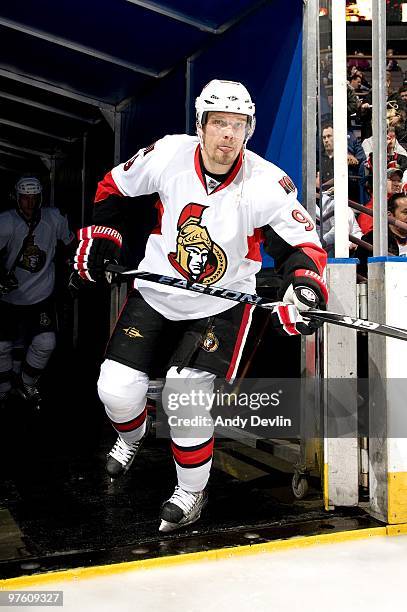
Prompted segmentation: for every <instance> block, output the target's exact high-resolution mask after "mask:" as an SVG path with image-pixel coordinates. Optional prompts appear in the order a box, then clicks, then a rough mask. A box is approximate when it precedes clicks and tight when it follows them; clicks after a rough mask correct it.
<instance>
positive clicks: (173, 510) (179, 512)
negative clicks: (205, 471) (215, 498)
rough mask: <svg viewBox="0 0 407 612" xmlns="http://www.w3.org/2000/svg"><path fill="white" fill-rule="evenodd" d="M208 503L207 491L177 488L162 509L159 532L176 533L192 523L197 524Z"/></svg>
mask: <svg viewBox="0 0 407 612" xmlns="http://www.w3.org/2000/svg"><path fill="white" fill-rule="evenodd" d="M207 501H208V495H207V493H206V491H205V490H204V491H198V492H197V493H191V491H184V489H181V487H178V486H177V487H175V491H174V493H173V494H172V496H171V497H170V499H167V501H166V502H164V504H163V505H162V508H161V516H160V519H161V524H160V527H159V531H164V532H168V531H174V530H175V529H180V528H181V527H185V526H186V525H190V524H191V523H195V521H197V520H198V519H199V518H200V516H201V512H202V510H203V508H204V507H205V505H206V503H207Z"/></svg>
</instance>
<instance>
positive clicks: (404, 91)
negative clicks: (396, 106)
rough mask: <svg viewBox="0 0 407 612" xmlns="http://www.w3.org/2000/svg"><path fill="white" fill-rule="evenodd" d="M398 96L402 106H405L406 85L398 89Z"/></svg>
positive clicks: (406, 99)
mask: <svg viewBox="0 0 407 612" xmlns="http://www.w3.org/2000/svg"><path fill="white" fill-rule="evenodd" d="M398 93H399V96H400V98H401V99H402V100H403V102H404V104H405V105H406V106H407V85H402V86H401V87H400V88H399V91H398Z"/></svg>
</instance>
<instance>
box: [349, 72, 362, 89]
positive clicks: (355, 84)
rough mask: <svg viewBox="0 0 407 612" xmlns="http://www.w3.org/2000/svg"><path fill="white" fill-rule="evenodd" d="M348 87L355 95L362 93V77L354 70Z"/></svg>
mask: <svg viewBox="0 0 407 612" xmlns="http://www.w3.org/2000/svg"><path fill="white" fill-rule="evenodd" d="M349 85H350V86H351V87H352V89H353V90H354V92H355V93H360V92H361V91H362V89H361V87H362V77H361V76H360V74H359V73H358V72H357V71H356V70H355V72H354V73H353V74H352V75H351V77H350V79H349Z"/></svg>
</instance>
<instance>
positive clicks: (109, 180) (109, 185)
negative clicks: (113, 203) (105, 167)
mask: <svg viewBox="0 0 407 612" xmlns="http://www.w3.org/2000/svg"><path fill="white" fill-rule="evenodd" d="M110 195H118V196H121V197H123V194H122V192H121V191H120V190H119V188H118V186H117V185H116V183H115V182H114V180H113V176H112V173H111V172H108V173H107V174H106V175H105V177H104V178H103V179H102V180H101V181H99V183H98V187H97V190H96V195H95V200H94V203H95V204H96V203H97V202H101V201H102V200H106V198H107V197H108V196H110Z"/></svg>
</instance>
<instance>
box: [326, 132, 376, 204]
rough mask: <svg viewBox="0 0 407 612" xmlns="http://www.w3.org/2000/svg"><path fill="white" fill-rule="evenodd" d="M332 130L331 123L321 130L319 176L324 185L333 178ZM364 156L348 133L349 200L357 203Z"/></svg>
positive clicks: (351, 135)
mask: <svg viewBox="0 0 407 612" xmlns="http://www.w3.org/2000/svg"><path fill="white" fill-rule="evenodd" d="M333 138H334V130H333V125H332V122H326V123H325V124H324V126H323V129H322V144H323V148H324V150H323V152H322V155H321V175H322V180H323V182H324V183H326V182H327V181H329V180H330V179H333V177H334V150H333V146H334V140H333ZM365 161H366V155H365V153H364V151H363V148H362V146H361V144H360V142H359V139H358V138H356V137H355V136H354V135H353V134H352V132H349V133H348V168H349V170H348V175H349V198H350V199H352V200H356V201H357V202H359V200H360V190H359V181H360V179H361V178H362V175H363V176H364V162H365Z"/></svg>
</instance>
